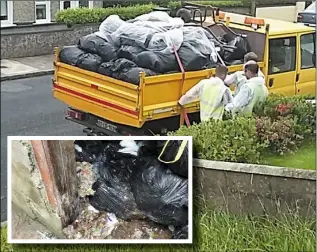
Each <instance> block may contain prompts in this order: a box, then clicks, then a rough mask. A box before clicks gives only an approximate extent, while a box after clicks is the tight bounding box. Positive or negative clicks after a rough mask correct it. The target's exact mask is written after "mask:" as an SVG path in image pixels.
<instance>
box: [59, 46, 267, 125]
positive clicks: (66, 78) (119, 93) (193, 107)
mask: <svg viewBox="0 0 317 252" xmlns="http://www.w3.org/2000/svg"><path fill="white" fill-rule="evenodd" d="M55 53H56V59H55V62H54V66H55V73H54V80H53V96H54V97H55V98H56V99H58V100H60V101H62V102H64V103H65V104H67V105H68V106H70V107H72V108H74V109H77V110H80V111H83V112H85V113H89V114H92V115H95V116H97V117H100V118H103V119H105V120H106V121H110V122H113V123H116V124H121V125H126V126H130V127H135V128H142V127H143V126H144V124H145V123H146V122H150V121H156V120H158V121H161V120H163V119H167V118H170V117H177V116H179V115H180V113H181V111H180V108H179V107H178V105H177V104H178V100H179V98H180V97H181V95H183V94H184V93H186V91H188V90H189V89H190V88H191V87H193V86H194V85H196V84H197V83H198V82H199V81H200V80H202V79H205V78H209V77H210V76H212V75H213V74H214V71H215V69H207V70H201V71H195V72H186V73H185V74H184V76H183V74H182V73H174V74H165V75H157V76H150V77H145V76H144V74H143V73H140V84H139V85H134V84H131V83H127V82H123V81H120V80H116V79H114V78H110V77H107V76H104V75H101V74H98V73H94V72H90V71H87V70H83V69H80V68H78V67H74V66H71V65H67V64H64V63H62V62H60V61H59V58H58V55H59V49H57V50H56V52H55ZM263 65H264V63H260V66H261V67H263ZM241 69H242V65H237V66H230V67H229V72H234V71H237V70H241ZM183 77H184V81H183ZM185 110H186V112H187V113H189V114H191V113H197V112H199V102H198V101H195V102H193V103H191V104H188V105H187V106H185Z"/></svg>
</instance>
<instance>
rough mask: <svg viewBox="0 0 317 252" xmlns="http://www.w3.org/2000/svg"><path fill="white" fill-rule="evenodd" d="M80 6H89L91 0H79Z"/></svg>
mask: <svg viewBox="0 0 317 252" xmlns="http://www.w3.org/2000/svg"><path fill="white" fill-rule="evenodd" d="M79 7H87V8H88V7H89V1H88V0H79Z"/></svg>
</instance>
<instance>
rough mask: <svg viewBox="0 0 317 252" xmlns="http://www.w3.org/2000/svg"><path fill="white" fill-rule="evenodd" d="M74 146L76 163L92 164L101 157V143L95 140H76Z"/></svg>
mask: <svg viewBox="0 0 317 252" xmlns="http://www.w3.org/2000/svg"><path fill="white" fill-rule="evenodd" d="M74 146H75V157H76V161H78V162H89V163H93V162H96V161H98V160H99V158H100V155H102V151H103V150H102V142H101V141H95V140H89V141H84V140H76V141H75V142H74Z"/></svg>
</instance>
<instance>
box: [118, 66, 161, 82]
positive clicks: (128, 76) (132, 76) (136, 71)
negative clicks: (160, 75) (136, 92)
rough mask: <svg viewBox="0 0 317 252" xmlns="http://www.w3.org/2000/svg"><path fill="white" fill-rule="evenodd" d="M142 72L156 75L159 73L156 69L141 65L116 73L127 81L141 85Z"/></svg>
mask: <svg viewBox="0 0 317 252" xmlns="http://www.w3.org/2000/svg"><path fill="white" fill-rule="evenodd" d="M140 72H144V73H145V76H154V75H157V73H155V72H154V71H152V70H150V69H146V68H141V67H134V68H131V69H129V70H127V71H124V72H121V73H118V74H117V75H116V77H117V79H119V80H122V81H126V82H129V83H132V84H135V85H139V83H140Z"/></svg>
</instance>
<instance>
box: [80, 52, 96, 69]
mask: <svg viewBox="0 0 317 252" xmlns="http://www.w3.org/2000/svg"><path fill="white" fill-rule="evenodd" d="M101 63H102V58H101V57H100V56H99V55H98V54H92V53H85V54H83V55H82V56H80V58H79V60H78V61H77V67H79V68H81V69H85V70H88V71H92V72H97V70H98V68H99V66H100V65H101Z"/></svg>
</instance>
